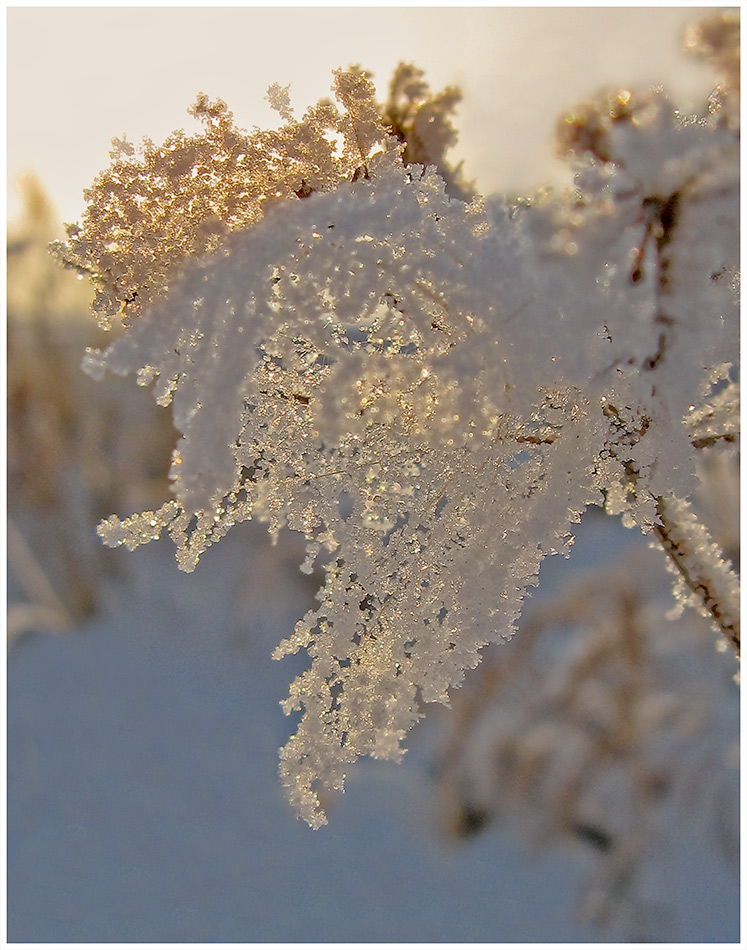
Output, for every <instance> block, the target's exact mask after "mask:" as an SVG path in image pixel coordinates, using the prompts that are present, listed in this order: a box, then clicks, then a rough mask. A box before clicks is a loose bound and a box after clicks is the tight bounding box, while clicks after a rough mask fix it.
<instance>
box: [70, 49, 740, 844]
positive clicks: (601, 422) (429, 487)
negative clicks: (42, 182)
mask: <svg viewBox="0 0 747 950" xmlns="http://www.w3.org/2000/svg"><path fill="white" fill-rule="evenodd" d="M712 56H713V54H712ZM333 88H334V91H335V94H336V97H337V101H338V104H339V108H338V106H334V105H332V104H330V103H329V102H326V101H324V102H322V103H320V104H319V105H318V106H317V107H315V108H313V109H311V110H309V111H308V112H307V114H306V115H305V116H304V117H303V118H302V119H301V120H300V121H296V120H295V119H293V117H292V112H291V109H290V104H289V100H288V96H287V93H286V91H285V90H283V89H281V88H279V87H277V86H274V87H271V89H270V92H269V93H268V96H269V99H270V102H271V104H273V105H274V107H275V108H276V109H277V110H278V111H279V113H280V116H281V118H282V119H284V120H285V125H284V126H283V127H282V128H281V129H280V130H279V131H275V132H268V133H263V132H254V133H252V134H251V135H247V134H246V133H242V132H239V131H237V130H235V129H234V128H233V125H232V123H231V121H230V115H229V113H228V112H227V110H226V108H225V106H224V105H223V104H222V103H210V102H209V100H207V99H206V98H205V97H201V98H200V99H199V100H198V103H197V106H196V107H195V113H196V114H197V115H198V116H200V117H202V118H203V119H204V120H205V122H206V126H207V129H206V132H205V133H204V134H203V135H201V136H199V135H198V136H194V137H186V136H184V135H183V133H175V134H174V135H173V136H172V137H170V138H169V139H168V140H167V142H166V143H164V145H163V146H161V147H157V146H155V145H153V144H152V143H145V145H144V146H143V148H142V149H141V151H140V152H134V151H133V150H132V146H129V145H127V146H125V145H123V144H122V143H120V144H119V145H118V146H116V148H115V154H114V156H113V164H112V167H111V168H110V169H109V170H108V171H107V172H104V173H103V174H102V175H101V176H100V177H99V179H98V180H97V182H96V183H95V185H94V187H93V188H92V189H91V191H90V192H89V193H88V200H89V207H88V209H87V211H86V214H85V216H84V218H83V221H82V224H81V226H80V228H78V229H71V230H70V231H69V241H68V244H67V246H66V247H64V248H61V249H58V250H59V253H60V254H61V255H62V256H63V258H64V259H65V260H66V261H67V262H68V263H70V264H71V265H72V266H75V267H76V268H78V269H79V270H80V271H82V272H86V273H89V274H90V275H91V277H92V278H93V280H94V283H95V285H96V287H97V298H96V302H95V304H94V309H95V310H96V311H97V313H98V314H99V315H100V316H102V317H103V318H104V320H105V321H108V320H111V318H112V317H113V316H114V315H116V314H117V313H119V312H122V313H123V314H124V316H125V318H126V322H128V323H129V324H130V326H129V328H128V330H127V332H126V333H125V334H124V335H123V336H122V337H121V338H120V339H118V340H116V341H115V342H114V343H113V344H112V345H111V346H110V347H109V348H108V349H107V350H106V352H104V353H101V352H99V351H91V352H90V353H89V355H88V359H87V364H86V365H87V368H88V370H89V372H90V373H91V374H92V375H94V376H97V377H100V376H102V375H103V374H104V372H105V371H110V372H114V373H117V374H122V375H123V374H127V373H135V374H137V376H138V382H139V383H140V384H142V385H147V384H150V383H155V387H154V390H155V395H156V398H157V400H158V402H159V403H160V404H162V405H169V404H171V405H172V407H173V416H174V422H175V425H176V427H177V428H178V429H179V431H180V432H181V433H182V436H181V438H180V439H179V442H178V443H177V446H176V449H175V450H174V452H173V455H172V465H171V478H172V482H173V497H172V499H170V500H169V501H167V502H165V504H163V505H162V506H161V507H160V508H157V509H154V510H149V511H146V512H143V513H142V514H138V515H135V516H133V517H131V518H128V519H126V520H124V521H122V520H120V519H119V518H117V517H116V516H113V517H112V518H109V519H108V520H107V521H105V522H104V523H103V524H102V525H101V527H100V534H101V536H102V538H103V539H104V541H105V542H106V543H107V544H109V545H112V546H117V545H125V546H127V547H129V548H134V547H137V546H138V545H139V544H142V543H144V542H146V541H148V540H151V539H153V538H156V537H158V536H159V535H160V534H161V533H162V532H163V531H164V530H167V531H168V533H169V534H170V536H171V537H172V539H173V540H174V542H175V544H176V547H177V560H178V562H179V564H180V566H181V567H182V568H184V569H185V570H193V569H194V568H195V566H196V564H197V562H198V560H199V558H200V556H201V554H202V553H203V552H204V551H205V549H206V548H207V547H208V546H209V545H211V544H213V543H215V542H216V541H218V540H219V539H220V538H221V537H222V536H223V535H224V534H225V533H226V532H227V531H228V530H230V528H231V527H232V526H233V525H235V524H236V523H238V522H241V521H245V520H248V519H252V518H256V519H259V520H261V521H264V522H266V523H267V524H268V527H269V530H270V531H271V533H273V534H276V533H277V532H278V531H279V530H280V529H281V528H283V527H289V528H291V529H293V530H295V531H298V532H300V533H301V534H302V535H303V536H304V537H305V539H306V541H307V554H308V556H307V561H306V563H305V565H304V569H305V570H309V571H310V570H311V569H312V566H313V565H314V564H315V563H316V564H317V565H319V566H321V567H322V568H323V570H324V572H325V583H324V586H323V587H322V589H321V590H320V592H319V594H318V601H319V606H318V607H317V608H316V609H315V610H312V611H310V612H309V613H308V614H307V616H306V617H304V618H303V619H302V620H301V621H299V623H298V625H297V627H296V630H295V632H294V633H293V635H292V636H290V637H288V638H287V639H286V640H284V641H283V642H282V643H281V644H280V646H279V647H278V648H277V650H276V653H275V655H276V656H277V657H282V656H284V655H286V654H289V653H295V652H297V651H298V650H299V649H305V650H306V651H307V653H308V655H309V657H310V658H311V666H310V668H309V669H308V670H307V671H306V672H305V673H303V674H302V675H301V676H300V677H298V678H297V679H296V680H295V681H294V683H293V684H292V686H291V694H290V697H289V699H288V700H287V702H286V704H285V708H286V711H287V712H292V711H294V710H303V718H302V720H301V723H300V725H299V728H298V731H297V733H296V734H295V735H294V736H293V737H292V738H291V740H290V741H289V743H288V744H287V745H286V746H285V748H284V749H283V750H282V752H281V765H280V769H281V776H282V781H283V783H284V785H285V787H286V789H287V792H288V796H289V798H290V801H291V802H292V804H293V805H294V807H295V808H296V810H297V812H298V813H299V815H301V816H302V817H303V818H304V819H305V820H306V821H308V822H309V824H311V825H312V826H314V827H317V826H319V825H320V824H322V823H324V821H325V820H326V819H325V816H324V812H323V809H322V807H321V805H320V801H319V796H318V792H319V790H320V789H325V788H326V789H335V788H341V787H342V786H343V784H344V780H345V776H346V772H347V769H348V768H349V767H350V765H351V764H352V763H353V762H354V761H355V759H356V758H357V757H358V756H359V755H373V756H377V757H381V758H398V757H399V756H401V754H402V751H403V748H402V745H403V741H404V738H405V735H406V733H407V731H408V729H409V728H410V727H411V726H412V724H413V723H414V722H415V721H416V720H417V719H418V718H419V717H420V715H421V712H420V703H421V702H426V703H428V702H436V701H438V702H446V701H447V700H448V696H449V690H450V689H451V688H453V687H455V686H458V685H459V684H460V683H461V682H462V680H463V677H464V674H465V671H466V670H468V669H470V668H472V667H474V666H476V665H477V663H478V662H479V658H480V651H481V650H482V649H483V647H485V646H486V644H488V643H489V642H498V641H500V640H502V639H507V638H509V637H510V636H511V635H512V634H513V632H514V629H515V624H516V621H517V618H518V617H519V615H520V613H521V610H522V606H523V602H524V598H525V593H526V590H527V588H528V587H529V586H531V585H533V584H535V583H536V580H537V575H538V571H539V567H540V564H541V562H542V560H543V559H544V558H545V557H546V556H547V555H551V554H555V553H567V552H568V550H569V548H570V545H571V543H572V540H573V536H572V530H573V526H574V525H575V524H576V523H577V522H578V521H579V519H580V517H581V515H582V513H583V512H584V511H585V509H586V508H587V507H588V506H589V505H590V504H600V505H604V506H605V507H606V509H607V511H608V512H610V513H611V514H622V515H623V519H624V522H625V523H626V525H629V526H633V525H637V526H638V527H639V528H640V529H641V530H643V531H644V532H647V533H649V534H651V535H652V536H654V537H656V538H658V539H659V541H660V542H661V543H662V545H663V547H664V548H665V550H667V552H668V554H669V555H670V557H671V559H672V560H673V562H674V563H676V565H677V569H678V571H679V573H680V574H681V576H682V577H683V578H684V581H685V584H686V586H687V588H688V589H689V592H690V594H692V595H695V596H697V597H698V599H699V605H700V607H701V608H702V609H704V610H707V611H708V613H709V615H710V618H711V619H712V621H713V622H714V623H715V626H716V628H717V629H718V631H719V634H720V635H721V636H723V637H724V639H725V641H727V642H728V643H729V644H730V645H732V646H733V647H734V648H735V650H737V651H738V647H739V601H738V583H737V579H736V576H735V574H734V573H733V571H732V569H731V568H730V567H729V565H728V564H726V563H725V561H724V559H723V557H722V552H721V551H720V550H719V549H718V547H717V546H716V545H714V544H712V543H711V541H710V538H709V537H708V535H707V533H706V532H705V529H704V528H702V526H699V527H698V528H697V529H696V528H695V527H694V523H693V520H692V517H691V515H690V513H689V511H690V509H689V507H688V505H689V501H688V499H690V498H691V497H692V496H693V494H694V492H695V490H696V487H697V484H698V479H697V465H698V456H699V454H700V453H701V452H702V446H703V445H705V444H707V443H710V441H711V440H712V439H713V438H714V437H715V436H716V433H715V432H714V429H713V424H712V423H713V420H714V419H715V418H716V417H721V416H724V418H722V421H723V422H724V423H725V424H726V429H725V432H728V433H729V434H730V435H731V437H732V438H733V437H734V436H735V433H736V431H737V429H738V420H737V418H736V415H735V414H734V413H733V412H728V413H724V411H723V410H724V408H725V406H733V405H735V404H736V389H735V387H736V382H735V372H734V367H733V362H734V356H735V353H736V352H737V340H738V302H737V284H738V263H739V240H738V225H739V215H738V189H739V167H738V154H739V139H738V129H737V128H736V127H735V123H734V116H733V112H732V111H731V110H730V109H728V108H727V107H726V105H719V104H718V103H714V101H713V100H711V102H710V103H709V104H708V106H707V108H706V110H705V112H704V114H703V115H697V116H688V117H684V116H682V115H681V114H680V113H679V112H678V111H677V110H676V109H675V108H674V107H673V106H672V104H671V103H670V102H669V100H668V99H667V98H666V96H665V95H664V94H663V93H661V92H649V93H643V94H637V93H635V92H631V91H628V90H625V91H618V92H616V93H614V95H612V96H610V97H608V98H607V99H606V100H605V101H604V102H602V103H601V104H599V105H596V106H593V107H589V108H586V109H582V110H576V112H575V113H573V114H569V115H568V116H567V117H566V119H565V120H564V129H565V133H564V141H565V147H566V149H567V150H569V151H570V152H571V153H572V155H571V160H572V161H574V163H575V170H576V188H575V189H574V190H573V191H572V192H571V193H568V194H557V195H556V194H554V193H552V192H550V191H544V192H541V193H539V194H538V195H537V196H536V197H535V198H533V199H531V200H527V201H523V202H520V203H519V204H517V205H509V204H507V203H506V202H505V201H504V200H503V199H501V198H500V197H493V198H489V199H487V200H483V199H474V200H472V201H470V202H466V201H464V200H461V198H459V197H453V196H450V195H449V193H448V189H447V182H446V181H445V180H444V177H443V176H442V174H440V173H439V169H438V168H437V167H436V166H434V165H431V166H429V167H423V166H421V165H417V164H415V165H408V164H407V162H406V161H403V155H404V154H405V153H406V151H407V149H408V148H409V149H410V150H411V153H412V154H416V153H417V154H423V155H425V156H426V157H427V159H428V160H429V161H430V160H432V158H433V157H436V158H437V160H438V159H439V158H442V157H443V154H444V149H445V148H446V146H447V145H448V143H449V142H450V140H451V138H450V136H451V133H450V131H449V129H450V126H449V124H448V117H449V115H450V113H451V111H452V109H453V105H454V103H455V101H456V92H454V91H447V93H445V94H443V95H442V96H441V97H436V98H435V99H433V100H432V101H431V100H429V99H428V97H427V95H426V91H425V89H424V87H423V85H422V79H421V77H420V76H419V74H418V73H417V71H415V70H413V69H412V68H411V67H402V68H401V69H400V70H399V71H398V73H397V76H396V77H395V84H394V87H393V90H392V93H391V95H390V99H389V104H388V107H387V108H388V119H387V118H386V115H385V111H386V110H384V109H383V108H382V107H381V106H380V105H379V104H378V103H377V102H376V99H375V96H374V89H373V86H372V84H371V82H370V80H369V79H368V77H367V76H366V75H365V74H364V73H363V72H362V71H361V70H360V69H353V70H350V71H348V72H338V73H337V74H336V75H335V80H334V87H333ZM724 88H725V89H726V87H724ZM724 95H725V96H728V91H725V93H724ZM610 103H612V104H613V105H612V107H611V105H610ZM431 118H432V119H433V122H431V121H430V119H431ZM421 120H423V121H425V122H426V124H427V125H428V126H432V130H433V137H432V138H429V137H428V136H427V135H424V133H423V130H422V125H423V121H421ZM417 150H420V152H418V151H417ZM423 150H424V151H423ZM135 318H137V319H135ZM725 394H726V395H725ZM718 437H719V438H722V437H723V438H726V436H725V435H723V434H721V435H718ZM630 649H633V645H632V644H631V646H630Z"/></svg>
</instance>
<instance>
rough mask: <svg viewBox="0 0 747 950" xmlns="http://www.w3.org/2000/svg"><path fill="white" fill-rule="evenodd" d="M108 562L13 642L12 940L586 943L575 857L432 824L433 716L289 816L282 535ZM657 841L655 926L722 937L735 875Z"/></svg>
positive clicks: (727, 934) (247, 532)
mask: <svg viewBox="0 0 747 950" xmlns="http://www.w3.org/2000/svg"><path fill="white" fill-rule="evenodd" d="M597 524H598V522H597V521H594V525H593V526H592V527H591V529H590V530H591V535H590V537H591V538H592V540H591V542H590V544H591V547H592V548H595V547H596V545H597V541H595V540H594V539H595V538H596V534H594V532H596V531H597ZM644 543H645V542H644ZM583 544H584V531H583V526H582V530H581V532H580V540H579V545H578V547H579V549H580V550H581V552H582V553H581V554H580V555H579V557H580V558H582V557H583V556H584V555H583V551H584V550H585V549H584V547H583ZM587 553H588V552H587ZM575 556H576V553H575V552H574V557H575ZM121 557H122V558H123V563H126V565H127V570H129V571H130V572H131V578H130V581H129V582H128V583H127V584H120V585H119V586H118V587H115V588H114V589H113V591H112V597H111V603H110V607H109V609H108V612H107V614H106V615H105V616H102V617H101V618H100V619H98V620H96V621H95V622H93V623H91V624H90V625H89V626H88V627H87V628H86V629H84V630H83V631H82V632H81V633H79V634H76V635H72V636H64V637H63V636H60V637H55V636H50V635H47V636H41V635H39V636H29V637H27V638H25V639H24V640H22V641H21V642H19V643H17V644H16V645H15V646H14V648H13V650H12V651H11V654H10V659H9V683H8V707H9V769H8V771H9V790H8V809H9V820H8V861H9V866H8V937H9V939H10V940H11V941H33V942H84V941H85V942H91V941H94V942H115V941H116V942H175V941H176V942H210V943H221V942H343V941H345V942H347V941H350V942H419V943H420V942H426V943H429V942H432V943H436V942H478V941H479V942H490V943H505V942H514V941H521V942H552V943H556V942H588V941H595V940H597V939H599V935H598V934H595V933H594V932H592V931H590V930H588V929H586V928H585V927H583V926H582V925H581V924H580V923H579V922H578V920H577V919H576V916H575V901H576V897H577V887H578V885H579V883H580V882H581V880H582V879H583V876H584V873H585V872H586V871H588V866H583V865H581V864H579V863H578V855H575V856H574V855H573V854H570V853H569V854H563V853H561V852H559V851H556V852H553V853H551V854H549V855H547V856H543V857H540V858H536V857H535V858H532V859H531V861H530V860H529V859H528V858H527V857H526V854H525V852H524V850H523V848H522V845H521V843H520V842H519V841H518V840H515V839H514V838H513V837H512V835H511V833H510V829H497V828H491V829H488V831H487V832H485V833H484V834H483V835H480V836H477V837H476V838H475V839H474V840H471V841H469V842H467V843H465V844H463V845H455V844H448V843H447V842H446V840H445V839H443V838H442V837H440V836H439V833H438V825H437V814H436V806H435V803H434V801H433V793H432V786H431V785H430V783H429V780H428V767H429V755H428V749H429V743H432V742H433V737H434V735H435V734H437V731H438V717H439V716H440V715H448V712H446V713H441V712H440V710H436V715H435V716H433V717H431V718H430V719H429V720H427V721H426V723H425V724H424V726H421V727H420V728H419V729H417V730H415V734H414V735H413V737H412V738H411V741H410V742H409V746H410V749H411V751H410V752H409V753H408V755H407V756H406V757H405V760H404V761H403V763H402V764H401V765H394V764H389V763H383V764H382V763H374V762H363V763H361V764H360V765H359V766H358V767H357V768H356V769H355V770H353V773H352V774H351V777H350V778H349V780H348V788H347V792H346V794H345V795H344V796H342V797H341V798H340V799H339V801H337V802H336V803H333V805H332V807H331V808H330V809H329V818H330V823H329V825H328V826H326V827H324V828H322V829H320V830H319V831H317V832H313V831H311V830H310V829H309V828H308V827H306V825H304V824H302V823H301V822H299V821H297V820H296V819H295V817H294V816H293V815H292V814H291V813H290V811H289V809H288V807H287V805H286V803H285V801H284V798H283V793H282V790H281V789H280V787H279V784H278V780H277V749H278V747H279V746H280V745H281V744H282V743H283V742H284V741H285V739H286V738H287V736H288V734H289V731H290V729H291V724H290V723H289V721H288V720H286V719H285V717H284V716H283V715H282V712H281V709H280V707H279V705H278V703H279V701H280V700H281V699H282V698H283V697H284V696H285V695H286V692H287V685H288V682H289V680H290V679H291V677H292V675H293V673H294V672H295V671H298V669H300V668H301V665H302V661H301V658H300V657H296V658H292V659H289V660H285V661H283V662H280V663H278V662H274V661H273V660H271V659H270V653H271V650H272V647H273V646H274V645H275V644H276V643H277V642H278V641H279V639H280V638H281V637H282V636H285V635H287V634H288V633H289V632H290V631H291V630H292V626H293V623H294V621H295V620H296V619H297V617H299V616H300V615H301V613H302V612H303V611H304V610H305V609H306V607H307V605H309V604H310V602H311V590H310V589H309V588H304V587H303V585H304V583H306V581H305V580H304V578H303V575H301V574H299V573H297V572H296V571H291V570H290V569H289V568H288V566H287V564H285V563H283V562H282V548H279V549H277V550H273V549H270V548H269V547H268V545H267V543H266V541H265V540H264V537H263V535H261V534H258V533H257V531H256V530H255V529H254V526H251V525H245V526H242V527H241V528H237V529H234V531H233V532H232V534H231V535H230V536H229V537H228V538H226V539H225V540H224V541H222V542H221V544H220V545H219V546H218V547H217V548H215V549H213V550H211V551H209V552H208V553H207V554H206V555H205V557H204V558H203V561H202V562H201V564H200V565H199V567H198V569H197V572H196V573H195V574H193V575H184V574H180V573H179V572H178V571H177V569H176V567H175V565H174V563H173V557H172V550H171V548H170V547H169V544H168V543H167V542H160V543H159V544H158V545H152V546H150V547H148V548H146V549H143V550H141V551H138V552H136V553H134V554H128V553H127V552H124V551H123V552H121ZM555 560H556V559H552V562H554V561H555ZM557 561H558V562H559V564H560V565H562V563H563V562H560V559H557ZM552 562H549V563H552ZM554 569H555V567H554V565H553V570H554ZM559 569H560V567H559ZM548 583H550V578H548ZM237 591H238V592H239V593H238V594H237ZM536 596H539V595H536ZM237 597H238V600H237ZM237 604H238V606H237ZM294 664H295V665H294ZM672 847H673V851H672V856H671V859H670V860H669V865H668V866H669V872H668V873H669V874H670V886H669V896H670V898H671V899H672V901H674V903H675V905H676V907H675V911H676V914H677V917H678V929H677V933H676V934H674V935H673V939H684V940H689V941H707V942H718V941H728V940H736V939H738V891H737V883H736V881H735V880H733V879H732V878H733V876H732V877H730V876H729V875H728V874H726V872H725V871H723V870H722V869H720V867H719V865H718V863H717V862H716V861H715V860H714V859H711V858H710V857H708V856H707V855H706V856H705V857H704V856H703V853H702V850H701V848H702V845H698V844H697V843H696V844H695V845H694V844H693V842H692V841H690V840H689V839H688V838H687V836H686V829H683V840H682V841H680V842H675V843H673V846H672Z"/></svg>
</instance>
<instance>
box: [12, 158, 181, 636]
mask: <svg viewBox="0 0 747 950" xmlns="http://www.w3.org/2000/svg"><path fill="white" fill-rule="evenodd" d="M20 188H21V189H22V192H23V196H24V214H23V215H22V216H21V218H20V220H18V221H16V222H15V223H13V224H11V225H9V228H8V248H7V251H8V269H7V274H8V278H7V324H8V325H7V371H8V376H7V387H8V390H7V398H8V432H7V457H8V509H9V510H8V526H7V528H8V572H9V601H10V603H9V613H8V634H9V637H10V638H11V640H12V639H14V638H15V637H18V636H19V635H20V634H23V633H27V632H30V631H33V630H45V631H52V630H54V631H60V630H70V629H73V628H75V627H77V626H78V625H79V624H80V623H81V622H82V621H83V620H85V619H86V618H87V617H89V616H91V614H92V613H93V612H94V611H95V610H96V608H97V606H98V604H99V601H100V596H101V590H102V584H103V582H104V581H105V579H106V578H107V577H108V576H110V573H111V571H112V569H113V565H114V563H115V559H113V558H112V557H111V553H112V552H109V551H106V550H105V549H104V548H103V546H102V545H101V543H100V541H99V539H98V537H97V536H96V525H97V524H98V522H99V521H100V520H101V519H102V518H104V517H106V516H107V515H109V514H111V512H112V511H113V510H115V509H116V508H118V507H122V508H123V509H124V510H127V509H128V508H133V509H134V508H141V507H142V506H145V507H148V503H149V502H150V501H155V500H156V499H157V498H160V497H162V495H163V492H164V491H165V490H166V472H167V468H168V463H169V457H170V446H171V445H172V444H173V439H174V430H173V428H172V426H171V421H170V415H169V413H168V412H165V411H160V412H159V411H158V407H157V406H156V405H155V403H154V402H153V400H152V398H151V396H150V394H149V393H148V392H146V391H144V390H139V389H135V390H134V392H133V387H132V385H131V381H129V380H123V379H119V378H114V379H111V380H109V381H108V384H107V385H106V386H102V385H98V384H97V383H96V382H94V380H92V379H90V378H89V377H88V376H86V375H85V374H84V373H83V372H82V370H81V369H80V365H81V362H82V359H83V354H84V352H85V349H86V347H88V346H99V347H100V346H103V345H105V344H106V342H107V335H106V334H104V333H103V331H101V330H99V329H98V328H97V326H96V322H95V320H93V319H92V317H91V300H92V291H91V289H90V287H89V285H88V283H87V282H86V281H82V280H79V279H77V277H76V275H75V274H74V273H72V272H71V271H66V270H64V269H63V268H62V267H61V266H60V265H59V264H58V263H57V262H56V261H55V260H54V259H53V258H52V256H51V255H50V253H49V243H50V242H51V241H52V240H54V239H55V238H59V237H60V236H61V234H62V233H63V229H62V226H61V223H60V222H58V221H57V220H56V218H55V214H54V211H53V208H52V206H51V204H50V201H49V199H48V197H47V195H46V194H45V192H44V189H43V188H42V186H41V184H40V183H39V182H38V181H37V180H36V178H34V177H33V176H32V175H28V176H26V177H25V178H24V179H23V180H22V181H21V182H20Z"/></svg>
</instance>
